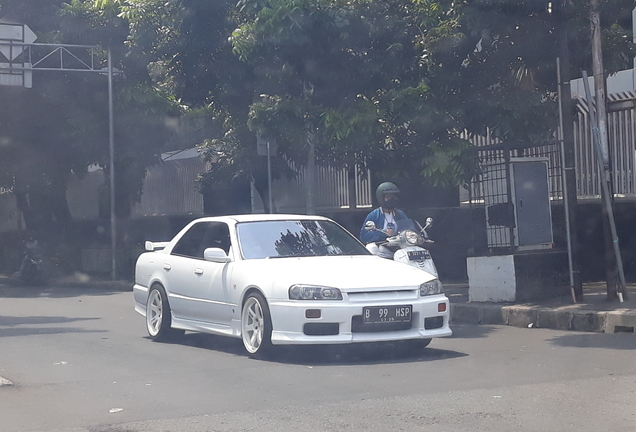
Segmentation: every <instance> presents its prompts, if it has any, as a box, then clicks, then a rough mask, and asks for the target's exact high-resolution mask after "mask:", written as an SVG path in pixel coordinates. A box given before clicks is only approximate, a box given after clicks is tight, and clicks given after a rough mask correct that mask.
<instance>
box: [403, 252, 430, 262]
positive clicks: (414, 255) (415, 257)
mask: <svg viewBox="0 0 636 432" xmlns="http://www.w3.org/2000/svg"><path fill="white" fill-rule="evenodd" d="M408 254H409V260H410V261H420V260H423V259H429V258H430V257H431V255H430V254H429V253H428V251H425V250H419V251H409V252H408Z"/></svg>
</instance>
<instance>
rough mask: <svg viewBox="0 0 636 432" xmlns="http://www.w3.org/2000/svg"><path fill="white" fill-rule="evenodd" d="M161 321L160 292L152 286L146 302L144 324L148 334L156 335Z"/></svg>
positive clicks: (161, 302) (161, 301)
mask: <svg viewBox="0 0 636 432" xmlns="http://www.w3.org/2000/svg"><path fill="white" fill-rule="evenodd" d="M162 323H163V299H162V296H161V292H160V291H159V290H158V289H156V288H153V289H152V291H150V295H148V303H147V304H146V326H147V327H148V334H149V335H150V336H151V337H153V338H154V337H157V335H158V334H159V333H160V332H161V324H162Z"/></svg>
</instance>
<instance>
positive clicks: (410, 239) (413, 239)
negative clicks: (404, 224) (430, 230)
mask: <svg viewBox="0 0 636 432" xmlns="http://www.w3.org/2000/svg"><path fill="white" fill-rule="evenodd" d="M404 240H406V242H407V243H408V244H411V245H416V244H418V243H419V242H420V236H419V235H417V233H416V232H415V231H411V230H407V231H404Z"/></svg>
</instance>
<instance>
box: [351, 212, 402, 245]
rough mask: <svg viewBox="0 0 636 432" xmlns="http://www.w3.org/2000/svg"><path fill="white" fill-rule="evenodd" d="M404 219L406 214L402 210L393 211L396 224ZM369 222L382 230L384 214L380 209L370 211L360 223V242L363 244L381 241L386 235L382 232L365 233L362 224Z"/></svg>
mask: <svg viewBox="0 0 636 432" xmlns="http://www.w3.org/2000/svg"><path fill="white" fill-rule="evenodd" d="M406 218H407V216H406V213H404V212H403V211H402V210H398V209H395V220H396V222H397V221H399V220H402V219H406ZM370 220H371V221H373V222H375V226H376V227H377V228H378V229H383V228H384V212H383V211H382V208H381V207H378V208H377V209H375V210H372V211H371V213H369V214H368V215H367V218H366V219H365V220H364V222H363V223H362V228H361V229H360V240H361V241H362V243H364V244H367V243H371V242H378V241H382V240H384V239H385V238H386V234H384V233H383V232H380V231H367V230H365V229H364V224H366V223H367V221H370Z"/></svg>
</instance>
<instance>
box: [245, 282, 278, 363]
mask: <svg viewBox="0 0 636 432" xmlns="http://www.w3.org/2000/svg"><path fill="white" fill-rule="evenodd" d="M241 338H242V339H243V346H244V347H245V350H246V351H247V353H248V355H250V356H253V357H260V356H263V355H265V354H267V353H268V352H269V351H271V346H272V319H271V316H270V313H269V307H268V306H267V302H266V301H265V298H263V296H262V295H261V294H260V293H257V292H253V293H250V294H249V295H248V296H247V298H246V299H245V301H244V302H243V310H242V311H241Z"/></svg>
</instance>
